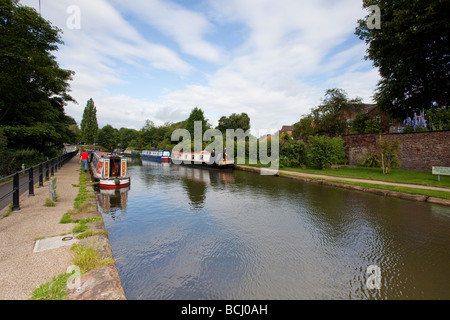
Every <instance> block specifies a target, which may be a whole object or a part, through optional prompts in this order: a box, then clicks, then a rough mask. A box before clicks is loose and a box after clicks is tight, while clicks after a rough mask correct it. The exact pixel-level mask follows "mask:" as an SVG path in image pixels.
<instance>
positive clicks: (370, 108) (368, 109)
mask: <svg viewBox="0 0 450 320" xmlns="http://www.w3.org/2000/svg"><path fill="white" fill-rule="evenodd" d="M376 108H377V105H376V104H364V105H363V107H362V109H361V111H362V112H363V113H365V114H368V113H370V112H372V111H373V110H375V109H376Z"/></svg>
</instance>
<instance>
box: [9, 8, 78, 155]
mask: <svg viewBox="0 0 450 320" xmlns="http://www.w3.org/2000/svg"><path fill="white" fill-rule="evenodd" d="M0 43H1V44H2V45H1V46H0V70H1V71H0V92H1V93H2V94H1V95H0V127H2V128H1V130H2V131H3V133H4V134H5V135H6V136H7V137H8V148H10V149H27V148H29V149H36V150H38V151H39V152H42V153H45V154H46V155H47V154H48V153H50V152H52V151H54V150H55V149H57V148H59V147H60V145H61V144H62V143H63V142H65V141H67V140H70V139H71V132H70V131H69V129H68V126H67V118H66V115H65V114H64V106H65V105H66V103H67V102H68V101H74V100H73V98H72V97H71V96H70V95H69V94H68V92H69V91H70V88H69V81H70V80H71V79H72V75H73V72H72V71H70V70H63V69H61V68H60V67H59V65H58V63H57V62H56V58H55V57H54V56H53V55H52V52H53V51H56V50H57V49H58V45H59V44H62V41H61V37H60V30H59V29H58V28H56V27H53V26H52V25H51V23H50V22H49V21H46V20H44V19H43V18H42V17H41V16H40V15H39V14H38V13H37V12H36V11H35V10H34V9H32V8H30V7H26V6H22V5H20V4H19V3H18V1H12V0H1V6H0Z"/></svg>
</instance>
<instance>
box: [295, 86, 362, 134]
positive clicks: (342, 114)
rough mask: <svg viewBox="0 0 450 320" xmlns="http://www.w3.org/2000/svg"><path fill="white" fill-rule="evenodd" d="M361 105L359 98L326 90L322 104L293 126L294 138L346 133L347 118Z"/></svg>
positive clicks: (339, 90)
mask: <svg viewBox="0 0 450 320" xmlns="http://www.w3.org/2000/svg"><path fill="white" fill-rule="evenodd" d="M362 106H363V104H362V102H361V99H360V98H355V99H349V98H348V95H347V93H346V92H345V91H344V90H342V89H336V88H335V89H328V90H327V91H326V92H325V97H324V98H323V100H322V104H321V105H319V106H318V107H316V108H313V109H312V110H311V113H310V114H308V115H306V116H304V117H302V118H301V119H300V121H299V122H297V123H296V124H295V125H294V132H293V136H294V137H296V138H297V137H303V138H306V137H309V136H312V135H316V134H320V135H327V136H330V137H335V136H339V135H342V134H344V133H346V131H347V129H348V123H347V117H348V116H351V115H352V114H357V113H358V112H359V111H360V110H361V108H362Z"/></svg>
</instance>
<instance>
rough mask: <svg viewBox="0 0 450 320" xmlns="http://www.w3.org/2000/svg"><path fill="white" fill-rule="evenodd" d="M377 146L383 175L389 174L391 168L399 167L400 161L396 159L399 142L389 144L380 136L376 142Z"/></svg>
mask: <svg viewBox="0 0 450 320" xmlns="http://www.w3.org/2000/svg"><path fill="white" fill-rule="evenodd" d="M377 146H378V149H379V158H380V161H381V168H382V169H383V174H389V173H391V167H397V166H400V160H399V159H398V153H399V147H400V142H398V141H394V142H389V141H386V140H384V139H383V138H382V137H381V136H380V138H379V139H378V140H377Z"/></svg>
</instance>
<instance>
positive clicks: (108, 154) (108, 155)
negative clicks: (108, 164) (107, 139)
mask: <svg viewBox="0 0 450 320" xmlns="http://www.w3.org/2000/svg"><path fill="white" fill-rule="evenodd" d="M94 154H95V155H97V156H98V157H99V158H108V157H118V158H122V157H121V156H120V155H118V154H111V153H110V152H102V151H97V152H94Z"/></svg>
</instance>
